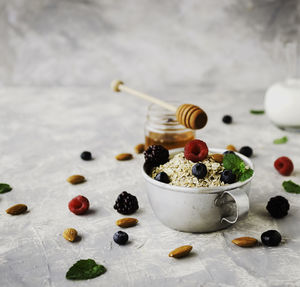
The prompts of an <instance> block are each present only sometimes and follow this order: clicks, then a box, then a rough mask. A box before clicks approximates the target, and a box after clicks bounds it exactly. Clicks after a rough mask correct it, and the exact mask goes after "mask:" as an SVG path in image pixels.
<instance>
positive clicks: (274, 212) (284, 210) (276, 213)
mask: <svg viewBox="0 0 300 287" xmlns="http://www.w3.org/2000/svg"><path fill="white" fill-rule="evenodd" d="M266 209H267V210H268V211H269V213H270V215H271V216H272V217H274V218H282V217H284V216H286V215H287V214H288V211H289V209H290V204H289V202H288V200H287V199H286V198H285V197H283V196H280V195H278V196H275V197H272V198H270V200H269V201H268V204H267V206H266Z"/></svg>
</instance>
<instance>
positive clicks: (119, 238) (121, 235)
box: [113, 231, 128, 245]
mask: <svg viewBox="0 0 300 287" xmlns="http://www.w3.org/2000/svg"><path fill="white" fill-rule="evenodd" d="M113 239H114V242H116V243H117V244H119V245H124V244H126V242H127V241H128V234H127V233H126V232H123V231H118V232H116V233H115V234H114V237H113Z"/></svg>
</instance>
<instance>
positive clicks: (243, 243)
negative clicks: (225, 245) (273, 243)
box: [232, 237, 257, 247]
mask: <svg viewBox="0 0 300 287" xmlns="http://www.w3.org/2000/svg"><path fill="white" fill-rule="evenodd" d="M232 243H234V244H236V245H237V246H240V247H253V246H255V245H256V244H257V239H255V238H253V237H239V238H236V239H233V240H232Z"/></svg>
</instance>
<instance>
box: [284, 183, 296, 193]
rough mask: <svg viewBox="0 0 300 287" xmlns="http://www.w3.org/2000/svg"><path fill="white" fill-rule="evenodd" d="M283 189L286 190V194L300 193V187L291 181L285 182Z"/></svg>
mask: <svg viewBox="0 0 300 287" xmlns="http://www.w3.org/2000/svg"><path fill="white" fill-rule="evenodd" d="M282 186H283V188H284V189H285V191H286V192H290V193H300V185H298V184H296V183H294V182H292V181H291V180H289V181H284V182H283V183H282Z"/></svg>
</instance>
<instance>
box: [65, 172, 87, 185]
mask: <svg viewBox="0 0 300 287" xmlns="http://www.w3.org/2000/svg"><path fill="white" fill-rule="evenodd" d="M67 181H68V182H69V183H72V184H78V183H82V182H84V181H85V178H84V176H82V175H79V174H74V175H71V176H70V177H68V178H67Z"/></svg>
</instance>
